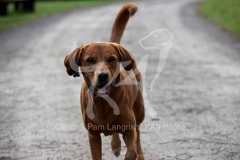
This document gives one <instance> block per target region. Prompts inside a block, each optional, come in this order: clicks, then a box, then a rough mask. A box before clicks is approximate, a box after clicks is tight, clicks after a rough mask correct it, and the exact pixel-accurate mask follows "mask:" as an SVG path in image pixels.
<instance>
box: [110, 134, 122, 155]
mask: <svg viewBox="0 0 240 160" xmlns="http://www.w3.org/2000/svg"><path fill="white" fill-rule="evenodd" d="M111 146H112V152H113V154H114V155H115V156H116V157H118V156H119V155H120V152H121V140H120V138H119V134H118V133H114V134H113V135H112V142H111Z"/></svg>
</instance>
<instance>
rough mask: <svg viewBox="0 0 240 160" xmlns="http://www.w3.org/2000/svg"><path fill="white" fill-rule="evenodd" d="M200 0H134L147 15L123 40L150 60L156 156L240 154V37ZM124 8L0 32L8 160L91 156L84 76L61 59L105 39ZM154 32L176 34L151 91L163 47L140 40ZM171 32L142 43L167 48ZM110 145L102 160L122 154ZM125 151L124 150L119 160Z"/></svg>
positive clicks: (197, 158)
mask: <svg viewBox="0 0 240 160" xmlns="http://www.w3.org/2000/svg"><path fill="white" fill-rule="evenodd" d="M199 2H201V0H196V1H194V0H184V1H179V0H171V1H163V0H162V1H147V0H146V1H136V2H135V3H136V4H137V5H138V6H139V11H138V12H137V13H136V15H135V16H134V18H132V19H131V20H130V22H129V24H128V26H127V29H126V31H125V33H124V36H123V39H122V45H123V46H125V47H126V48H127V49H128V50H129V51H130V52H131V53H133V54H134V56H135V57H136V59H137V61H138V62H140V60H141V59H142V57H144V56H145V55H148V56H149V57H148V61H147V62H148V63H147V69H146V72H144V70H142V72H144V73H142V74H143V75H146V79H145V80H146V92H145V93H147V94H146V95H148V96H145V99H146V101H147V100H149V102H150V103H149V104H148V105H147V106H146V107H147V109H149V107H150V105H151V106H152V107H153V109H154V110H155V113H157V116H156V117H155V118H153V117H151V116H150V115H149V114H148V113H147V114H146V119H145V121H144V123H143V124H142V132H141V136H142V146H143V151H144V153H145V158H146V159H149V160H160V159H164V160H172V159H184V160H185V159H194V160H206V159H217V160H226V159H229V160H239V159H240V137H239V136H240V98H239V97H240V43H239V41H237V40H236V39H235V38H233V37H232V36H231V35H229V34H228V33H226V32H225V31H223V30H222V29H221V28H220V27H219V26H217V25H216V24H213V23H211V22H210V21H209V20H207V19H205V18H203V17H201V16H200V15H199V13H198V9H197V7H198V4H199ZM122 5H123V3H117V4H112V5H107V6H100V7H96V8H88V9H81V10H75V11H71V12H67V13H62V14H57V15H53V16H50V17H47V18H41V19H38V20H36V21H32V22H28V23H27V24H23V25H21V26H20V27H19V28H15V29H12V30H11V31H10V32H5V33H2V34H0V74H1V76H0V159H1V160H3V159H9V160H11V159H24V160H30V159H31V160H36V159H37V160H41V159H43V160H46V159H56V160H59V159H81V160H88V159H91V156H90V149H89V145H88V139H87V132H86V130H85V129H84V128H83V127H82V119H81V112H80V107H79V91H80V81H81V80H80V79H79V78H76V79H74V78H72V77H68V76H67V73H66V72H65V67H64V65H63V58H64V56H65V55H66V54H67V53H68V52H70V51H71V49H72V47H73V46H74V44H75V43H77V45H80V44H86V43H89V42H93V41H95V42H96V41H107V40H108V37H109V35H110V30H111V26H112V23H113V20H114V18H115V16H116V14H117V12H118V11H119V9H120V8H121V6H122ZM155 29H168V30H169V31H170V32H171V34H172V35H173V36H174V39H173V41H172V42H171V43H172V46H171V49H170V52H169V54H168V57H167V62H166V65H165V67H164V70H163V71H162V72H161V74H160V76H159V77H158V78H157V79H156V81H155V83H154V87H153V88H152V90H151V91H150V84H151V82H152V80H153V78H154V76H155V75H156V72H157V66H158V61H159V53H160V50H157V49H152V50H145V49H144V48H143V47H141V45H140V43H139V39H141V38H144V37H145V36H147V35H149V33H151V32H152V31H154V30H155ZM161 34H162V33H161ZM161 34H160V35H161ZM163 35H164V34H163ZM166 37H167V36H166V35H165V39H164V36H163V38H162V39H161V37H160V39H157V38H158V37H157V36H156V35H155V39H154V38H153V39H148V40H146V41H145V42H144V46H148V47H153V46H152V45H156V46H158V47H160V48H164V46H163V45H162V42H165V41H166V39H167V38H166ZM141 64H142V65H143V66H144V65H146V63H141ZM102 141H103V159H104V160H110V159H111V160H114V159H117V158H115V157H113V155H112V153H111V149H110V137H104V136H103V139H102ZM125 152H126V147H124V146H123V148H122V152H121V155H120V158H118V159H123V158H124V154H125ZM4 157H5V158H4Z"/></svg>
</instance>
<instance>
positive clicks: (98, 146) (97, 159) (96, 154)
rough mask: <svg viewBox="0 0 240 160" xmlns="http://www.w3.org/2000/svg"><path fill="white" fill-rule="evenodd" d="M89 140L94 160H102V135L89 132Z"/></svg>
mask: <svg viewBox="0 0 240 160" xmlns="http://www.w3.org/2000/svg"><path fill="white" fill-rule="evenodd" d="M88 139H89V144H90V149H91V154H92V159H93V160H102V140H101V136H100V134H92V133H90V132H88Z"/></svg>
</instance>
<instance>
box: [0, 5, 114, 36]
mask: <svg viewBox="0 0 240 160" xmlns="http://www.w3.org/2000/svg"><path fill="white" fill-rule="evenodd" d="M111 2H114V1H111ZM106 3H110V1H106V0H104V1H100V0H97V1H37V2H36V3H35V12H34V13H27V12H21V11H15V10H14V5H13V3H10V4H9V5H8V15H7V16H0V32H2V31H4V30H6V29H9V28H11V27H14V26H17V25H18V24H20V23H23V22H26V21H28V20H31V19H34V18H37V17H43V16H47V15H51V14H53V13H57V12H61V11H67V10H71V9H75V8H79V7H86V6H93V5H100V4H106Z"/></svg>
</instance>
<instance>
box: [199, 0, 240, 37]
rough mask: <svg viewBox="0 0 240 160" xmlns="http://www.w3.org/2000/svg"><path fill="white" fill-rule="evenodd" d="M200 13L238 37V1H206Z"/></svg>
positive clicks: (239, 12) (239, 18)
mask: <svg viewBox="0 0 240 160" xmlns="http://www.w3.org/2000/svg"><path fill="white" fill-rule="evenodd" d="M200 10H201V12H202V13H203V14H204V15H205V16H207V17H210V18H211V19H213V20H214V21H216V22H218V23H220V24H221V25H223V26H224V27H225V28H226V29H228V30H229V31H231V32H234V33H235V34H237V35H239V36H240V0H206V1H205V2H204V3H203V4H202V5H201V7H200Z"/></svg>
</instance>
